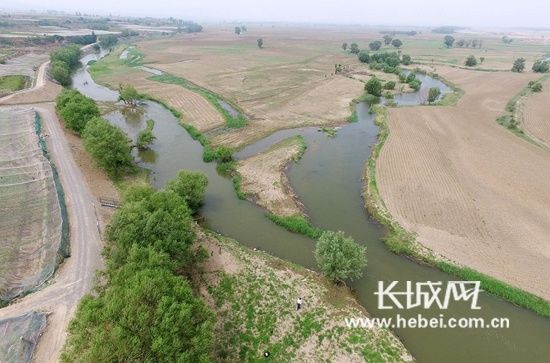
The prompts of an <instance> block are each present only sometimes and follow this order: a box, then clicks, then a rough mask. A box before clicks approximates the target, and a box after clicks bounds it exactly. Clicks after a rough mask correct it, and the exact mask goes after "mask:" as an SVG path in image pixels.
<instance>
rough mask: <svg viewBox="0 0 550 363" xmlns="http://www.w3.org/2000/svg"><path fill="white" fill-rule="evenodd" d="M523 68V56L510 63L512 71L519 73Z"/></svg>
mask: <svg viewBox="0 0 550 363" xmlns="http://www.w3.org/2000/svg"><path fill="white" fill-rule="evenodd" d="M524 69H525V58H518V59H516V60H515V61H514V64H513V65H512V72H517V73H521V72H523V70H524Z"/></svg>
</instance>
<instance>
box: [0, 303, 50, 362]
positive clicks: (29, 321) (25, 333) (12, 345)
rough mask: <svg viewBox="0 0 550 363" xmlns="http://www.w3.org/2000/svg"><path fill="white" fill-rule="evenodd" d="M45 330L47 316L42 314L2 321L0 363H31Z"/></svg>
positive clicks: (0, 329)
mask: <svg viewBox="0 0 550 363" xmlns="http://www.w3.org/2000/svg"><path fill="white" fill-rule="evenodd" d="M45 328H46V314H44V313H41V312H30V313H27V314H25V315H22V316H18V317H15V318H7V319H2V320H0V362H2V363H28V362H30V361H31V359H32V355H33V353H34V350H35V348H36V345H37V343H38V339H39V338H40V336H41V335H42V332H43V331H44V329H45Z"/></svg>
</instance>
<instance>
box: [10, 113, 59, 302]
mask: <svg viewBox="0 0 550 363" xmlns="http://www.w3.org/2000/svg"><path fill="white" fill-rule="evenodd" d="M34 117H35V116H34V112H30V111H9V112H1V113H0V140H1V142H0V216H1V218H0V300H3V301H9V300H10V299H13V298H14V297H16V296H18V295H20V294H22V293H25V292H28V291H30V290H32V289H34V288H36V287H38V286H40V285H41V284H43V283H44V282H45V281H46V280H47V279H48V278H49V277H51V276H52V274H53V272H54V269H55V266H56V264H57V262H58V260H59V256H58V250H59V248H60V246H61V233H62V218H61V210H60V204H59V200H58V196H57V191H56V187H55V183H54V179H53V172H52V167H51V165H50V162H49V161H48V160H47V159H46V158H45V157H44V156H43V154H42V151H41V149H40V146H39V139H38V136H37V134H36V132H35V118H34Z"/></svg>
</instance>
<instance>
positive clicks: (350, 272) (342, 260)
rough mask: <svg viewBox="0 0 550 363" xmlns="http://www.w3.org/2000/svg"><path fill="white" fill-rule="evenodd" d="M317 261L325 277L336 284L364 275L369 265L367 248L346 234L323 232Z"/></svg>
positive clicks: (316, 257) (318, 242)
mask: <svg viewBox="0 0 550 363" xmlns="http://www.w3.org/2000/svg"><path fill="white" fill-rule="evenodd" d="M315 260H316V261H317V264H318V265H319V268H320V269H321V272H322V273H323V275H325V276H326V277H327V278H329V279H331V280H332V281H335V282H341V281H344V280H347V279H349V280H353V279H357V278H359V277H361V276H362V275H363V268H364V267H365V266H366V265H367V257H366V248H365V247H363V246H360V245H359V244H357V243H356V242H355V241H354V240H353V238H351V237H346V236H345V235H344V232H342V231H339V232H332V231H326V232H323V234H322V235H321V237H319V240H318V241H317V244H316V247H315Z"/></svg>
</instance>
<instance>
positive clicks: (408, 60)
mask: <svg viewBox="0 0 550 363" xmlns="http://www.w3.org/2000/svg"><path fill="white" fill-rule="evenodd" d="M401 63H403V64H404V65H406V66H408V65H410V64H411V63H412V58H411V56H410V55H408V54H403V56H402V57H401Z"/></svg>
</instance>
